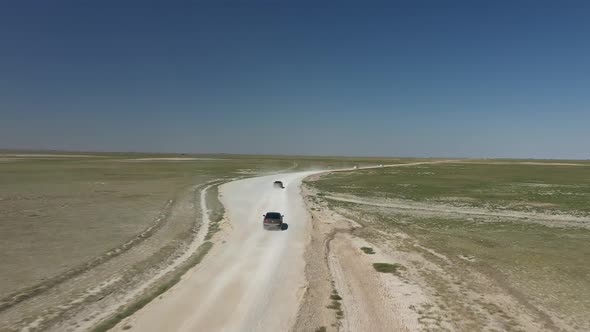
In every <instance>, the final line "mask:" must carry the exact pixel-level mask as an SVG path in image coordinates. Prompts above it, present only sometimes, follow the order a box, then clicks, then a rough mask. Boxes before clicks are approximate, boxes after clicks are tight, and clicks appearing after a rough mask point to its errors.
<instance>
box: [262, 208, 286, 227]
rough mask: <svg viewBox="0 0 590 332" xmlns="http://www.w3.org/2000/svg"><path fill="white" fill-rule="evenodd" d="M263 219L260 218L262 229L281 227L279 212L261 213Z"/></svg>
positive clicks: (281, 218) (281, 220)
mask: <svg viewBox="0 0 590 332" xmlns="http://www.w3.org/2000/svg"><path fill="white" fill-rule="evenodd" d="M263 217H264V219H263V220H262V228H263V229H269V228H274V229H281V230H282V229H283V217H284V216H283V215H282V214H280V213H279V212H267V213H266V214H265V215H263Z"/></svg>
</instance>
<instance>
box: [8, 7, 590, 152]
mask: <svg viewBox="0 0 590 332" xmlns="http://www.w3.org/2000/svg"><path fill="white" fill-rule="evenodd" d="M0 148H31V149H72V150H102V151H157V152H197V153H199V152H202V153H210V152H221V153H271V154H272V153H284V154H329V155H380V156H448V157H533V158H583V159H587V158H590V2H588V1H551V2H548V1H524V0H523V1H512V0H511V1H499V0H498V1H435V0H432V1H420V0H416V1H410V0H408V1H402V2H396V1H387V2H385V1H383V2H370V1H358V2H345V1H324V2H322V1H234V2H229V1H199V0H195V1H181V2H176V1H161V2H151V1H145V0H143V1H80V0H75V1H59V0H56V1H26V0H25V1H20V0H19V1H17V0H14V1H2V2H0Z"/></svg>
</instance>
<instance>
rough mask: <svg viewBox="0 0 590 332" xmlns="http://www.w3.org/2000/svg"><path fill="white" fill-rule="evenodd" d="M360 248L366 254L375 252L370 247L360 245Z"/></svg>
mask: <svg viewBox="0 0 590 332" xmlns="http://www.w3.org/2000/svg"><path fill="white" fill-rule="evenodd" d="M361 250H362V251H363V252H364V253H365V254H367V255H373V254H374V253H375V251H374V250H373V248H371V247H361Z"/></svg>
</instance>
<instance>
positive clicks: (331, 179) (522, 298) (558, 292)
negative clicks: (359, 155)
mask: <svg viewBox="0 0 590 332" xmlns="http://www.w3.org/2000/svg"><path fill="white" fill-rule="evenodd" d="M312 180H315V181H309V182H308V185H309V186H310V188H311V190H313V193H314V194H313V197H312V198H311V201H312V204H313V206H315V209H317V210H318V211H319V210H321V209H324V210H327V211H332V212H334V213H336V215H337V216H340V217H343V218H345V219H347V220H351V221H353V222H354V224H355V225H356V226H355V227H352V228H351V229H350V234H352V236H353V239H354V238H357V239H363V240H366V241H368V242H369V243H370V245H369V244H365V245H364V248H365V249H364V251H366V250H373V249H377V248H379V250H377V251H378V253H383V254H386V255H387V257H386V258H382V259H384V260H386V261H388V262H384V263H389V264H398V267H403V268H404V270H405V271H403V272H400V273H398V275H397V276H393V277H391V278H390V279H391V280H390V281H391V282H394V280H397V281H400V280H401V282H403V283H409V284H416V285H419V286H420V289H421V292H422V293H423V295H424V300H423V301H421V302H420V303H419V304H411V305H410V306H411V310H410V311H412V312H413V313H416V314H417V315H418V316H419V317H418V319H419V320H420V322H421V326H422V327H423V328H426V329H429V328H431V329H443V330H444V329H448V330H493V329H500V330H514V331H518V330H531V329H533V330H536V329H541V330H570V331H575V330H587V329H590V319H589V318H588V315H587V313H588V312H590V300H589V299H590V266H589V265H588V264H587V260H588V257H590V163H589V162H587V161H511V160H465V161H449V162H444V163H437V164H424V165H416V166H408V167H395V168H380V169H366V170H360V171H355V172H337V173H331V174H327V175H324V176H323V177H321V178H319V179H312ZM332 219H335V218H334V217H332ZM342 241H344V239H342ZM351 245H352V244H351ZM357 250H359V252H360V250H361V248H357ZM365 257H366V259H368V260H372V259H373V258H372V256H371V255H365ZM373 260H374V259H373ZM374 263H375V262H374ZM343 264H344V263H343ZM375 264H379V263H378V261H377V263H375ZM395 278H397V279H395ZM402 288H403V287H398V289H399V291H400V292H402V291H403V290H402ZM376 291H377V290H376Z"/></svg>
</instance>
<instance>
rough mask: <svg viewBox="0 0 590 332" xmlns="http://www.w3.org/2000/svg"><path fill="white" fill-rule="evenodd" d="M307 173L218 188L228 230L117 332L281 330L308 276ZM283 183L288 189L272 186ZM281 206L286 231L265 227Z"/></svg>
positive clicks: (292, 317)
mask: <svg viewBox="0 0 590 332" xmlns="http://www.w3.org/2000/svg"><path fill="white" fill-rule="evenodd" d="M310 174H312V172H301V173H290V174H281V175H280V176H264V177H256V178H251V179H246V180H240V181H235V182H231V183H228V184H226V185H223V186H222V187H221V188H220V189H221V191H220V192H221V195H222V201H223V203H224V205H225V207H226V210H227V217H228V219H229V221H230V226H231V227H230V229H229V230H228V232H227V233H226V235H225V239H223V240H222V241H223V242H224V243H223V244H220V245H216V246H215V247H214V249H213V250H212V251H211V252H210V253H209V254H208V255H207V256H206V258H205V260H203V261H202V262H201V263H200V264H199V265H198V266H197V267H196V268H194V269H192V270H191V271H189V272H188V273H187V274H185V276H184V277H183V279H182V280H181V281H180V282H179V283H178V284H177V285H176V286H174V287H173V288H172V289H170V290H169V291H168V292H166V293H165V294H163V296H162V297H161V298H160V299H157V300H156V301H153V302H151V303H150V304H148V305H147V306H145V307H144V308H143V309H141V310H140V311H138V312H137V313H136V314H135V315H133V316H131V317H130V318H128V319H126V320H124V321H123V322H121V323H120V324H119V325H118V326H117V327H115V329H114V330H115V331H121V330H123V329H124V327H128V326H131V329H132V330H136V331H195V330H201V331H257V330H258V331H260V330H267V331H285V330H288V329H289V328H291V326H293V324H294V323H295V318H296V314H297V311H298V307H299V303H300V301H301V298H302V296H303V293H304V290H305V286H306V281H305V275H304V268H305V261H304V256H303V254H304V249H305V246H306V244H307V243H308V234H309V232H310V226H311V225H310V222H309V216H308V213H307V211H306V208H305V205H304V203H303V199H302V197H301V194H300V188H299V184H300V182H301V180H302V179H303V178H304V177H306V176H308V175H310ZM274 180H282V181H283V182H284V183H285V185H286V189H277V188H273V186H272V182H273V181H274ZM268 211H279V212H281V213H283V214H284V215H285V219H284V221H285V222H286V223H287V224H288V229H287V230H284V231H264V230H263V229H262V226H261V219H262V214H264V213H265V212H268Z"/></svg>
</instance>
